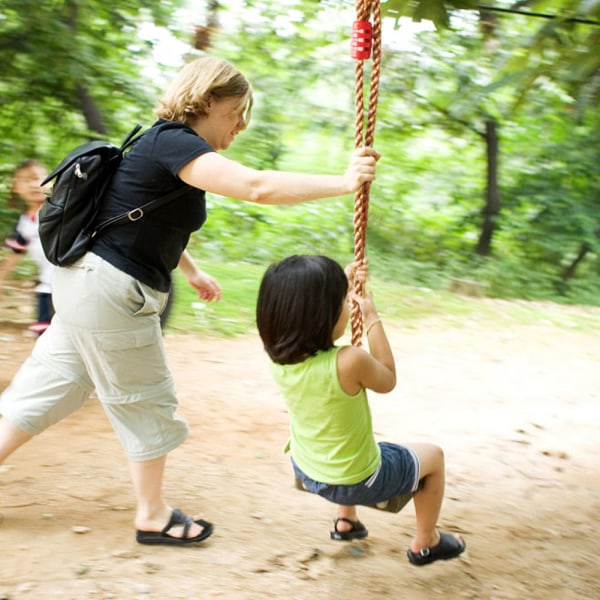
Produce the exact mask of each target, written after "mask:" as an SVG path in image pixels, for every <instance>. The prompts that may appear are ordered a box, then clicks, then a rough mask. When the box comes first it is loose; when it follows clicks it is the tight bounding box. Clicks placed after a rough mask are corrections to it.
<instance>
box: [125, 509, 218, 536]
mask: <svg viewBox="0 0 600 600" xmlns="http://www.w3.org/2000/svg"><path fill="white" fill-rule="evenodd" d="M164 523H165V521H164V520H163V521H162V522H160V523H158V522H157V521H152V520H148V521H146V522H145V524H142V522H141V521H136V528H137V531H136V539H137V541H138V542H139V543H140V544H168V545H182V544H192V543H196V542H201V541H202V540H205V539H206V538H207V537H209V536H210V535H211V534H212V532H213V526H212V523H209V522H208V521H204V520H202V519H201V518H199V517H198V516H194V517H190V516H188V515H186V514H184V513H183V512H181V511H180V510H179V509H178V508H174V509H173V510H172V512H171V515H170V516H169V518H168V521H167V524H166V525H164Z"/></svg>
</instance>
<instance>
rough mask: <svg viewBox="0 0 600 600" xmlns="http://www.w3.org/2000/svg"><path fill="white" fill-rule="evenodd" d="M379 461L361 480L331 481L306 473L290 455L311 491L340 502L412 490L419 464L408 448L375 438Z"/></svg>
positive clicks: (373, 499)
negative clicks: (340, 483) (323, 481)
mask: <svg viewBox="0 0 600 600" xmlns="http://www.w3.org/2000/svg"><path fill="white" fill-rule="evenodd" d="M379 448H380V449H381V464H380V465H379V468H378V469H377V470H376V471H375V473H373V474H372V475H370V476H369V477H367V478H366V479H365V480H363V481H361V482H359V483H355V484H352V485H331V484H328V483H321V482H319V481H314V480H313V479H311V478H310V477H308V476H306V475H305V474H304V473H303V472H302V471H301V470H300V469H299V468H298V465H296V463H295V462H294V460H293V459H292V465H293V467H294V472H295V474H296V476H297V477H298V479H300V481H301V482H302V483H303V485H304V487H305V488H306V489H307V490H308V491H309V492H312V493H313V494H318V495H319V496H321V497H323V498H325V499H327V500H329V501H330V502H335V504H342V505H344V506H354V505H366V506H368V505H371V504H377V503H379V502H385V501H386V500H389V499H390V498H394V497H396V496H402V495H404V494H410V493H412V492H415V491H416V490H417V488H418V486H419V478H420V465H419V459H418V458H417V455H416V454H415V453H414V451H413V450H412V449H411V448H407V447H406V446H399V445H398V444H391V443H389V442H379Z"/></svg>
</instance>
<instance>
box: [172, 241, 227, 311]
mask: <svg viewBox="0 0 600 600" xmlns="http://www.w3.org/2000/svg"><path fill="white" fill-rule="evenodd" d="M177 266H178V267H179V269H180V270H181V272H182V273H183V274H184V275H185V277H186V278H187V280H188V281H189V283H190V285H191V286H192V287H193V288H195V289H196V291H197V292H198V298H200V299H201V300H206V301H207V302H210V301H211V300H220V299H221V288H220V286H219V284H218V283H217V280H216V279H214V278H212V277H211V276H210V275H209V274H208V273H205V272H204V271H202V270H200V269H199V268H198V267H197V266H196V263H195V262H194V259H193V258H192V257H191V255H190V253H189V252H188V251H187V250H184V251H183V253H182V254H181V258H180V259H179V264H178V265H177Z"/></svg>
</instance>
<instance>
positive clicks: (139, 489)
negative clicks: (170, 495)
mask: <svg viewBox="0 0 600 600" xmlns="http://www.w3.org/2000/svg"><path fill="white" fill-rule="evenodd" d="M166 461H167V457H166V456H161V457H159V458H155V459H152V460H145V461H141V462H134V461H129V471H130V473H131V479H132V481H133V489H134V492H135V496H136V499H137V511H136V515H135V520H134V524H135V527H136V529H138V530H140V531H162V529H163V528H164V527H165V525H166V524H167V523H168V522H169V519H170V518H171V513H172V511H173V509H172V507H170V506H169V505H168V504H167V503H166V502H165V500H164V498H163V496H162V483H163V475H164V471H165V464H166ZM196 518H197V517H194V520H195V519H196ZM200 533H202V527H201V526H200V525H198V524H196V523H194V524H193V525H192V526H190V528H189V531H188V533H187V536H186V537H188V538H193V537H196V536H198V535H200ZM168 534H169V535H170V536H171V537H182V536H183V525H176V526H174V527H172V528H171V529H170V530H169V531H168Z"/></svg>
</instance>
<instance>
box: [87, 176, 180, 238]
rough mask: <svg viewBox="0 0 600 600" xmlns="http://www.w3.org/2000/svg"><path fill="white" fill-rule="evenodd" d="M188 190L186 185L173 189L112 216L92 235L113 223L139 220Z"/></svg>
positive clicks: (92, 234) (95, 229) (119, 223)
mask: <svg viewBox="0 0 600 600" xmlns="http://www.w3.org/2000/svg"><path fill="white" fill-rule="evenodd" d="M185 191H186V188H185V187H181V188H179V189H176V190H173V191H172V192H169V193H168V194H165V195H164V196H160V197H158V198H154V199H153V200H150V202H146V203H145V204H142V205H141V206H138V207H137V208H134V209H132V210H129V211H127V212H126V213H122V214H120V215H117V216H116V217H112V218H110V219H107V220H106V221H104V222H102V223H100V224H99V225H98V226H97V227H95V228H94V230H93V231H92V233H91V237H92V238H94V237H96V236H97V235H98V234H99V233H100V232H101V231H102V230H103V229H105V228H106V227H109V226H111V225H121V224H122V223H127V222H128V221H139V220H140V219H141V218H142V217H143V216H144V215H145V214H146V213H149V212H151V211H153V210H156V209H157V208H159V207H161V206H164V205H165V204H167V203H168V202H171V200H175V198H177V197H179V196H181V195H182V194H183V193H184V192H185Z"/></svg>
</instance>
